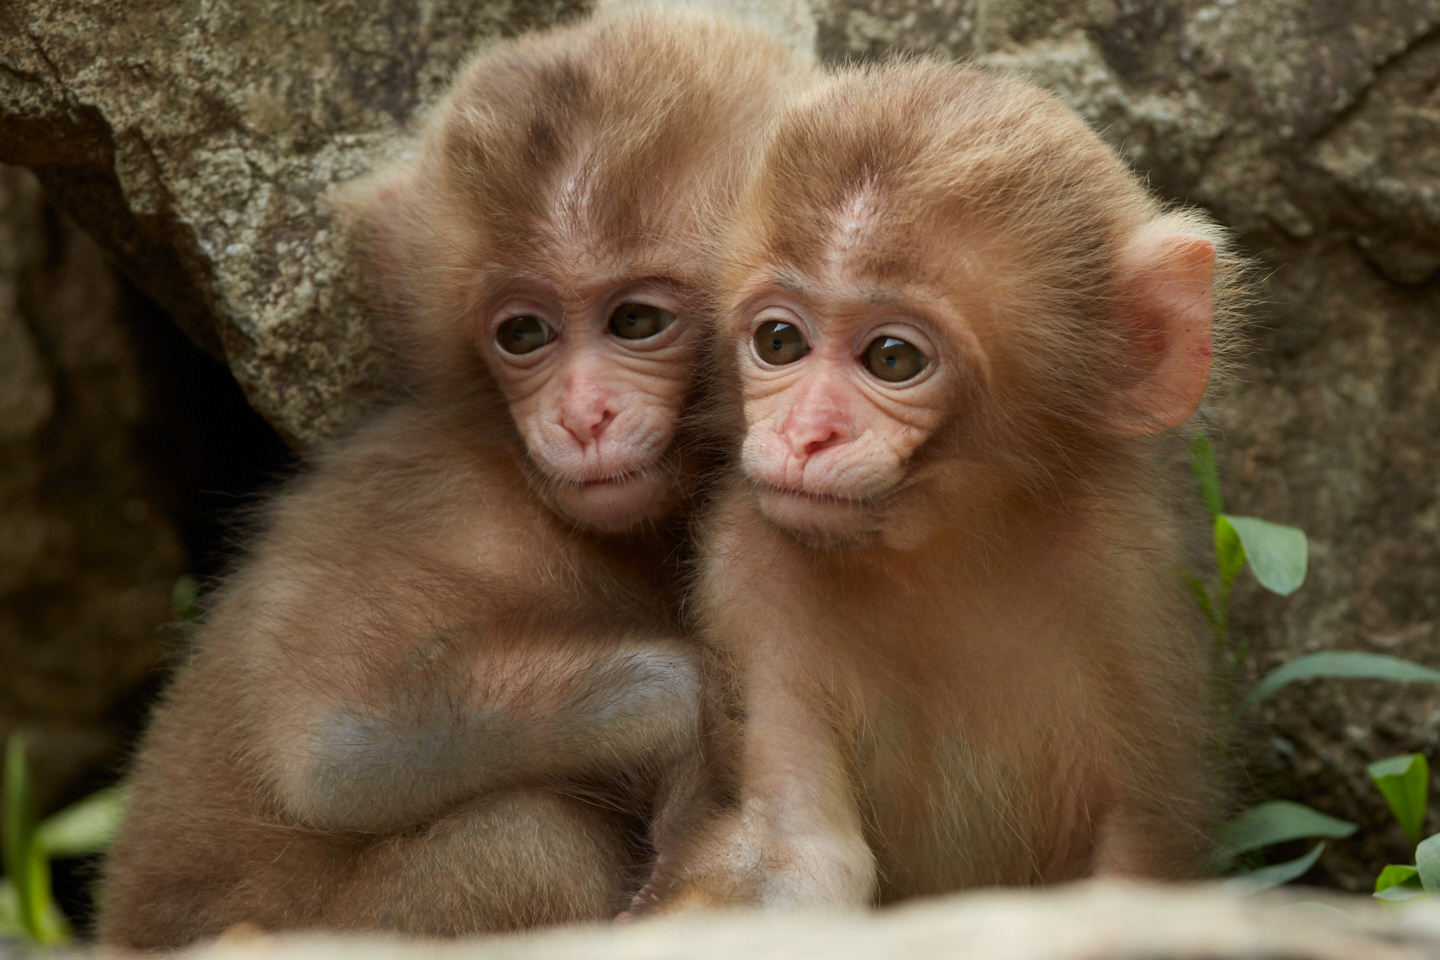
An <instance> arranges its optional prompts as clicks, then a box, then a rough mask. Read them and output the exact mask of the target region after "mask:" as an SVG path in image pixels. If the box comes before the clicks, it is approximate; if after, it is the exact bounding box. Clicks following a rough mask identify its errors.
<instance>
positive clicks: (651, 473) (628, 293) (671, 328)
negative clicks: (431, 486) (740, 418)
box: [475, 281, 698, 533]
mask: <svg viewBox="0 0 1440 960" xmlns="http://www.w3.org/2000/svg"><path fill="white" fill-rule="evenodd" d="M691 312H692V311H691V307H690V298H689V297H688V296H686V295H685V294H684V292H683V291H681V290H680V289H678V288H676V287H675V286H673V285H670V284H666V283H662V282H657V281H641V282H630V283H626V282H619V283H616V282H610V281H607V282H602V283H592V284H589V285H586V286H580V285H572V284H566V285H563V286H562V285H558V284H548V283H543V282H524V283H514V284H509V285H507V286H506V287H505V288H504V289H503V290H501V291H499V292H498V293H497V294H496V295H495V296H494V297H493V298H491V300H490V302H489V304H488V306H487V308H486V309H485V310H484V311H482V320H481V322H479V323H478V324H477V327H476V332H475V337H476V341H477V347H478V349H479V350H480V353H481V355H482V356H483V357H484V359H485V363H486V365H487V366H488V367H489V369H490V372H491V374H492V375H493V376H494V378H495V380H496V382H497V383H498V384H499V385H500V388H501V390H502V392H503V393H504V395H505V398H506V400H507V401H508V405H509V409H510V414H511V417H512V418H513V420H514V423H515V427H516V429H517V431H518V432H519V434H520V437H521V439H522V440H523V442H524V444H525V448H526V454H527V458H528V466H529V468H530V469H529V471H528V473H529V476H530V478H531V480H532V483H533V484H534V486H535V489H536V490H537V492H539V493H540V495H541V496H542V497H543V498H544V499H545V500H546V501H547V502H548V503H549V504H550V506H551V507H552V508H553V509H554V510H555V511H556V512H557V513H559V514H561V515H562V516H564V517H566V518H568V519H570V520H572V521H574V522H575V523H577V524H579V525H580V526H582V527H585V528H588V529H591V530H595V531H598V532H602V533H618V532H622V531H625V530H628V529H631V528H633V527H635V526H636V525H638V524H640V523H643V522H645V521H648V520H655V519H658V518H661V517H663V516H664V515H665V514H667V513H669V512H670V510H671V509H672V508H673V507H674V506H675V505H676V504H677V502H678V500H679V498H680V495H681V493H682V490H681V489H680V486H681V478H680V474H679V471H678V469H677V466H676V463H675V456H674V452H673V449H672V447H673V444H674V440H675V430H676V424H677V422H678V420H679V419H680V414H681V408H682V406H683V405H684V402H685V398H686V397H687V396H688V394H689V391H690V370H691V357H692V354H693V353H694V350H695V347H696V343H697V341H698V335H697V331H696V330H695V329H694V324H693V322H692V321H691V317H690V314H691Z"/></svg>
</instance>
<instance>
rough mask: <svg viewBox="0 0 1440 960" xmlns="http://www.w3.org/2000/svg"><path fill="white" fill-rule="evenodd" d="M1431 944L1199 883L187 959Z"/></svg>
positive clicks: (223, 952)
mask: <svg viewBox="0 0 1440 960" xmlns="http://www.w3.org/2000/svg"><path fill="white" fill-rule="evenodd" d="M1437 950H1440V907H1437V906H1435V905H1434V904H1424V905H1421V907H1420V909H1416V910H1409V909H1407V910H1405V911H1404V912H1401V913H1396V914H1388V915H1387V914H1384V913H1382V912H1381V911H1380V910H1379V909H1377V908H1376V907H1375V906H1374V904H1373V902H1364V901H1360V900H1359V899H1358V898H1356V899H1355V900H1348V899H1328V900H1325V901H1323V902H1321V901H1310V902H1303V901H1300V900H1298V898H1294V897H1289V898H1277V897H1272V898H1255V899H1244V898H1242V897H1239V896H1236V895H1235V894H1234V893H1226V892H1224V891H1221V890H1218V889H1215V888H1205V887H1170V888H1166V887H1144V886H1139V885H1127V884H1113V883H1111V884H1107V883H1087V884H1077V885H1074V886H1070V887H1062V888H1058V889H1056V890H1054V891H1049V892H978V893H971V894H963V895H959V896H951V897H945V898H942V899H937V900H930V901H924V902H919V903H915V904H912V905H907V906H903V907H898V908H895V909H891V910H885V911H881V912H878V913H848V914H845V913H788V914H787V913H770V914H761V913H741V912H736V913H728V914H718V915H682V916H676V917H669V918H663V919H660V920H649V921H640V922H636V923H632V924H627V925H623V926H608V927H605V926H590V927H575V928H571V929H563V930H554V931H546V932H540V933H535V934H530V935H527V936H511V937H489V938H475V939H468V940H461V941H456V942H452V943H444V942H436V941H427V942H414V941H404V940H398V939H388V938H382V939H366V938H360V937H324V936H316V935H309V936H303V935H302V936H285V937H273V938H272V937H266V936H257V935H255V934H254V933H251V934H249V935H238V936H234V937H229V936H227V937H222V938H221V939H220V940H218V941H216V942H214V943H212V944H208V945H205V946H201V947H197V948H194V949H191V950H188V951H186V952H185V953H183V954H181V956H183V957H184V958H186V960H301V958H303V960H372V958H373V960H380V958H386V960H410V958H415V960H420V958H422V957H423V958H426V960H452V958H453V960H460V958H462V957H463V958H466V960H530V958H542V957H543V958H544V960H592V958H593V960H600V958H607V957H626V958H631V960H660V958H669V957H686V958H687V960H712V958H713V960H730V958H732V957H736V956H760V957H787V958H796V960H804V958H811V957H813V958H817V960H819V958H823V960H850V958H857V960H858V958H862V957H865V958H868V957H877V958H878V957H907V958H913V960H926V958H931V957H934V958H940V957H956V956H965V957H983V958H985V960H1263V958H1274V960H1280V958H1282V957H1283V958H1285V960H1358V958H1361V957H1363V958H1365V960H1421V958H1423V957H1433V956H1435V952H1436V951H1437Z"/></svg>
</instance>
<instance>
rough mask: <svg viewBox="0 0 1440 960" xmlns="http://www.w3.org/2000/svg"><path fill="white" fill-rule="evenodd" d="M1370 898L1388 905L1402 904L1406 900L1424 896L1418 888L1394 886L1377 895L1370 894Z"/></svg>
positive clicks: (1422, 891)
mask: <svg viewBox="0 0 1440 960" xmlns="http://www.w3.org/2000/svg"><path fill="white" fill-rule="evenodd" d="M1370 896H1372V897H1374V898H1375V899H1376V900H1384V901H1386V902H1388V903H1402V902H1404V901H1406V900H1414V899H1415V898H1416V897H1423V896H1425V891H1424V890H1421V889H1420V888H1419V887H1410V886H1394V887H1389V888H1387V889H1385V890H1381V891H1380V892H1379V893H1372V894H1370Z"/></svg>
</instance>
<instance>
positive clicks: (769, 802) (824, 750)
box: [631, 645, 876, 913]
mask: <svg viewBox="0 0 1440 960" xmlns="http://www.w3.org/2000/svg"><path fill="white" fill-rule="evenodd" d="M745 662H746V663H747V664H748V666H746V667H742V668H740V673H741V676H740V681H741V689H742V690H743V691H744V692H743V697H744V708H745V709H744V713H745V726H744V730H743V733H742V735H741V742H740V751H739V752H740V756H739V771H738V772H739V782H740V785H741V787H740V804H739V807H738V809H736V810H733V811H730V812H728V813H726V814H724V815H722V816H718V817H716V818H714V819H712V820H711V821H710V822H709V823H707V824H704V825H702V826H701V827H700V828H699V829H698V830H697V831H696V832H695V835H694V836H693V837H690V838H682V839H681V841H680V842H679V843H678V844H677V849H676V851H675V853H674V857H673V859H674V861H675V862H674V864H673V866H672V865H669V864H665V863H663V862H662V863H661V864H660V869H659V871H658V872H657V875H656V876H655V877H654V878H653V879H652V881H651V882H650V883H649V884H647V886H646V889H645V890H643V891H641V893H640V895H639V896H637V898H636V902H635V903H634V904H633V905H632V907H631V912H632V913H647V912H652V911H654V912H668V911H671V910H677V909H686V908H689V907H696V906H725V905H733V904H748V905H752V906H765V907H814V906H826V907H834V906H845V907H853V906H865V905H868V904H870V903H872V902H873V900H874V897H875V888H876V868H875V859H874V855H873V854H872V853H871V851H870V848H869V845H868V844H867V843H866V841H865V837H864V833H863V828H862V820H861V815H860V810H859V807H858V805H857V802H856V798H855V795H856V790H855V786H854V784H853V783H852V782H851V778H850V773H849V764H848V763H847V762H846V755H845V751H844V748H843V746H842V737H841V736H840V735H839V734H838V733H837V730H836V727H835V724H834V723H833V722H832V720H831V717H830V716H829V713H830V711H828V710H826V709H825V707H824V705H823V702H822V701H821V700H820V699H819V697H818V696H817V691H815V690H814V689H813V688H812V687H811V684H810V683H809V682H808V680H809V678H810V677H811V676H813V670H806V669H804V667H803V664H802V663H801V662H800V661H799V659H798V658H797V657H796V656H794V655H793V653H787V652H786V651H784V650H782V649H779V645H776V646H775V647H772V648H771V649H769V650H768V651H762V650H761V649H760V648H759V646H757V647H756V648H755V649H754V650H752V651H750V652H748V653H747V654H746V656H745Z"/></svg>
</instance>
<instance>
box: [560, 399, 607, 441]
mask: <svg viewBox="0 0 1440 960" xmlns="http://www.w3.org/2000/svg"><path fill="white" fill-rule="evenodd" d="M614 419H615V411H613V410H610V409H608V408H606V409H603V410H601V411H599V413H598V414H597V413H595V412H594V411H586V412H583V413H573V414H571V415H570V416H564V417H561V419H560V425H561V426H562V427H564V428H565V432H566V433H568V434H570V436H571V437H573V438H574V439H575V442H576V443H578V444H580V445H581V446H582V447H585V446H589V445H590V444H592V443H594V442H595V441H596V440H599V439H600V434H602V433H604V432H605V428H606V427H608V426H610V424H611V422H612V421H614Z"/></svg>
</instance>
